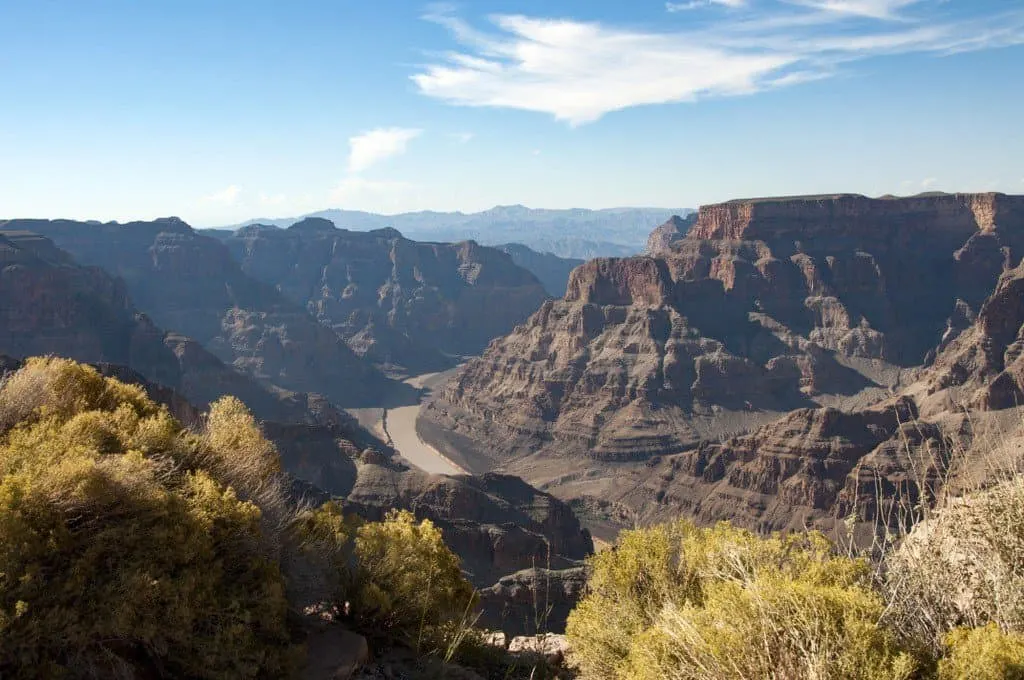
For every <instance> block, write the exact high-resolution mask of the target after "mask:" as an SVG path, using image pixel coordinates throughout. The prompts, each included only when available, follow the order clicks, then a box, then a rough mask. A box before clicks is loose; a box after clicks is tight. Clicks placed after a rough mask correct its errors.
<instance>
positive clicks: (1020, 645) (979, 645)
mask: <svg viewBox="0 0 1024 680" xmlns="http://www.w3.org/2000/svg"><path fill="white" fill-rule="evenodd" d="M945 644H946V655H945V657H944V658H943V659H942V660H941V661H940V662H939V680H1022V679H1024V635H1021V634H1019V633H1004V632H1003V631H1002V630H1000V629H999V626H997V625H996V624H994V623H990V624H988V625H987V626H983V627H981V628H973V629H971V628H960V629H957V630H954V631H952V632H951V633H949V634H947V635H946V639H945Z"/></svg>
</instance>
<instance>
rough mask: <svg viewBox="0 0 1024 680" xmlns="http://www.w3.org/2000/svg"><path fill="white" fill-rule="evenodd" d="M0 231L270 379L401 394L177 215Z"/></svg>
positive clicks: (352, 392)
mask: <svg viewBox="0 0 1024 680" xmlns="http://www.w3.org/2000/svg"><path fill="white" fill-rule="evenodd" d="M0 229H6V230H23V231H30V232H35V233H37V234H41V235H43V236H46V237H48V238H50V239H52V240H53V241H54V242H55V243H56V244H57V246H58V247H60V248H62V249H64V250H66V251H68V252H69V253H71V255H72V256H74V258H75V259H76V260H77V261H78V262H80V263H82V264H85V265H89V266H96V267H101V268H103V269H104V270H106V271H107V272H109V273H110V274H112V275H114V276H117V277H120V278H121V279H123V281H124V283H125V284H126V286H127V291H128V293H129V294H130V295H131V297H132V299H133V300H134V301H135V304H136V305H137V306H138V307H139V309H141V310H142V311H143V312H145V313H146V314H147V315H148V316H149V317H150V318H152V319H153V321H154V322H155V323H157V324H158V325H160V326H161V327H163V328H169V329H174V330H175V331H177V332H179V333H183V334H184V335H187V336H188V337H190V338H192V339H194V340H196V341H197V342H199V343H200V344H202V345H203V346H204V347H205V348H206V349H208V350H209V351H210V352H212V353H213V354H214V355H216V356H217V357H218V358H220V359H221V360H222V361H224V362H225V363H227V364H230V365H233V366H235V367H237V368H238V369H240V370H242V371H244V372H246V373H248V374H249V375H251V376H253V377H255V378H257V379H258V380H261V381H263V382H265V383H267V384H273V385H276V386H279V387H281V388H285V389H288V390H295V391H301V392H316V393H320V394H323V395H325V396H327V397H328V398H329V399H330V400H331V401H333V402H334V403H336V404H338V405H339V406H358V405H362V404H365V403H377V402H380V401H381V400H383V399H386V398H388V396H389V395H394V394H397V393H399V392H401V391H402V390H401V386H400V385H398V384H397V383H394V382H393V381H390V380H388V379H387V378H385V377H384V375H383V374H381V373H380V372H379V371H377V370H376V369H375V368H374V367H372V366H371V365H369V364H368V363H367V362H365V361H363V360H362V359H360V358H359V357H358V356H356V354H355V353H354V352H352V350H351V349H350V348H349V347H348V346H347V345H346V344H345V342H344V341H343V340H342V339H341V338H340V337H338V335H337V334H336V333H335V332H334V331H332V330H331V329H329V328H326V327H324V326H322V325H321V324H319V323H317V321H316V319H314V318H313V317H312V316H310V315H309V313H308V312H307V311H306V310H305V308H303V307H302V306H301V305H298V304H296V303H294V302H292V301H291V300H289V299H287V298H286V297H285V296H284V295H282V294H281V293H280V292H279V291H278V290H276V289H275V288H274V287H273V286H270V285H268V284H265V283H262V282H260V281H257V280H256V279H254V278H252V277H250V276H248V275H247V274H245V272H243V271H242V269H241V268H240V267H239V265H238V264H237V263H236V262H235V261H234V260H233V259H232V257H231V254H230V253H229V252H228V250H227V248H226V247H225V246H224V244H222V243H220V242H219V241H217V240H216V239H214V238H211V237H209V236H204V235H202V234H200V233H197V232H196V231H194V230H193V229H192V228H191V227H189V226H188V225H187V224H185V223H184V222H182V221H181V220H179V219H176V218H167V219H160V220H155V221H153V222H133V223H128V224H118V223H116V222H112V223H106V224H100V223H96V222H74V221H70V220H11V221H8V222H6V223H0ZM357 385H358V389H356V387H355V386H357Z"/></svg>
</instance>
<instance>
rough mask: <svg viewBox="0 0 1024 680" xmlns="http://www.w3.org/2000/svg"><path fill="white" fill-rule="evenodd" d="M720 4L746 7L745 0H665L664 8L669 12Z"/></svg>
mask: <svg viewBox="0 0 1024 680" xmlns="http://www.w3.org/2000/svg"><path fill="white" fill-rule="evenodd" d="M711 5H721V6H723V7H732V8H734V9H735V8H737V7H746V5H747V0H689V1H688V2H666V3H665V9H666V10H668V11H669V12H686V11H689V10H691V9H700V8H701V7H710V6H711Z"/></svg>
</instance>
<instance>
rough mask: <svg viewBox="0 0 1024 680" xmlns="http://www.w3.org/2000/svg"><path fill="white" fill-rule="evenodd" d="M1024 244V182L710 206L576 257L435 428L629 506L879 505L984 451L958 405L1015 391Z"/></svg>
mask: <svg viewBox="0 0 1024 680" xmlns="http://www.w3.org/2000/svg"><path fill="white" fill-rule="evenodd" d="M1022 256H1024V197H1014V196H1005V195H1000V194H976V195H973V194H956V195H946V194H941V195H924V196H918V197H911V198H902V199H895V198H885V199H868V198H865V197H862V196H855V195H835V196H822V197H797V198H785V199H757V200H747V201H733V202H729V203H725V204H719V205H711V206H705V207H703V208H701V210H700V212H699V215H698V218H697V221H696V223H695V224H694V225H693V227H692V228H691V229H690V230H689V232H688V234H687V235H686V236H685V238H682V239H680V240H677V241H676V242H674V243H671V244H670V246H669V249H668V250H661V251H659V252H658V253H657V254H656V255H655V256H647V257H635V258H629V259H606V260H595V261H591V262H588V263H587V264H585V265H583V266H581V267H579V268H578V269H577V270H575V272H574V273H573V276H572V279H571V281H570V283H569V287H568V291H567V294H566V296H565V298H564V300H561V301H549V302H546V303H545V304H544V305H543V306H542V307H541V309H540V310H539V311H538V312H537V313H536V314H535V315H534V316H532V317H531V318H530V320H529V321H528V322H527V323H525V324H523V325H521V326H520V327H518V328H517V329H516V330H515V331H513V333H512V334H510V335H509V336H507V337H506V338H504V339H502V340H500V341H496V342H494V343H492V345H491V346H490V347H489V349H488V351H487V352H486V353H485V354H484V355H483V356H482V357H481V358H480V359H477V360H474V361H472V362H470V363H469V364H467V366H465V367H464V368H463V369H462V370H461V371H460V372H459V373H458V374H457V375H456V376H455V377H454V378H453V379H452V380H451V381H450V382H449V383H448V384H447V385H446V387H445V389H444V390H443V391H442V392H441V394H440V396H439V397H438V398H437V399H435V400H434V401H433V402H432V403H431V404H430V405H429V406H428V408H427V409H426V410H425V413H424V416H423V419H422V426H421V428H422V430H423V431H424V432H425V433H427V434H429V435H430V436H431V437H432V438H434V439H435V440H437V443H439V444H440V445H441V446H448V447H449V448H459V449H461V450H462V452H463V457H464V458H470V459H472V460H474V461H476V466H477V467H478V468H479V469H488V468H497V469H502V470H507V471H511V472H514V473H516V474H521V475H522V476H524V477H525V478H526V479H528V480H530V481H532V482H534V483H538V484H541V485H542V488H547V489H549V490H551V491H553V492H554V493H556V494H558V495H560V496H562V497H564V498H572V499H576V501H577V503H578V504H579V506H580V507H588V508H591V509H593V508H603V509H604V510H607V511H608V512H610V513H613V514H614V513H619V514H620V515H623V514H624V515H625V516H629V517H628V519H629V520H630V521H632V520H634V519H636V517H638V516H640V517H657V516H659V515H668V514H672V513H678V512H679V511H680V510H682V511H685V512H687V513H689V514H692V515H694V516H696V517H698V518H700V519H702V520H704V521H713V520H716V519H728V518H733V519H736V520H738V521H739V522H740V523H743V524H746V525H749V526H755V527H758V528H779V527H783V526H789V525H791V524H792V523H797V524H799V523H801V522H804V521H812V520H813V521H819V520H827V519H829V518H831V519H836V518H839V517H845V516H847V515H849V514H851V513H853V514H860V515H862V516H863V517H865V518H866V517H867V516H868V515H871V514H872V513H877V512H880V511H881V509H880V508H876V507H874V506H873V505H872V503H873V500H872V499H873V498H876V497H877V496H878V491H879V488H878V485H879V484H882V485H883V486H884V485H890V486H891V487H893V488H890V489H889V491H893V490H894V489H895V487H896V486H899V485H900V484H906V482H907V481H908V475H909V472H908V471H909V470H910V469H911V468H914V467H915V465H916V464H917V461H915V460H911V459H912V458H914V456H916V455H918V452H922V453H921V455H925V453H928V454H929V455H933V454H934V455H937V454H936V452H937V451H940V450H941V451H950V450H952V449H957V450H965V449H966V448H970V446H971V445H972V442H973V441H974V440H975V439H976V435H977V433H976V432H972V431H970V430H971V427H970V425H969V424H965V423H964V422H963V417H962V414H961V417H960V418H959V419H958V417H957V415H956V408H958V407H959V405H963V406H966V407H969V408H976V409H977V408H986V409H1001V408H1005V407H1007V406H1012V405H1014V404H1016V403H1017V400H1018V398H1019V394H1020V386H1021V375H1020V367H1019V363H1020V362H1019V359H1020V346H1021V345H1020V343H1019V342H1018V340H1017V338H1018V335H1019V333H1020V325H1021V321H1022V320H1024V319H1021V318H1019V317H1020V315H1019V313H1018V312H1019V308H1020V305H1021V302H1020V292H1021V289H1020V282H1019V281H1020V270H1019V269H1014V267H1015V266H1016V265H1017V264H1018V263H1019V262H1020V261H1021V258H1022ZM922 419H924V420H922ZM911 422H913V423H914V424H915V425H914V427H910V426H909V425H908V423H911ZM467 452H468V453H467ZM917 481H921V480H917ZM926 481H927V480H926ZM890 495H891V494H890Z"/></svg>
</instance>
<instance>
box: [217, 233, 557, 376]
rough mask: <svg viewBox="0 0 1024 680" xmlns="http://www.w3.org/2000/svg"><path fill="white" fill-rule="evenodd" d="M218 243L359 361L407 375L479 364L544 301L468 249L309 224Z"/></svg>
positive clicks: (506, 265)
mask: <svg viewBox="0 0 1024 680" xmlns="http://www.w3.org/2000/svg"><path fill="white" fill-rule="evenodd" d="M220 237H221V239H222V240H223V242H224V243H225V245H226V246H227V248H228V250H229V251H230V253H231V255H232V257H233V258H234V259H235V260H236V261H237V262H238V264H239V266H240V267H241V269H242V271H243V272H244V273H245V274H246V275H248V276H251V277H252V278H253V279H255V280H257V281H259V282H261V283H263V284H266V285H268V286H271V287H273V288H274V289H275V290H277V291H280V293H281V295H283V296H284V297H286V298H287V299H288V300H290V301H291V302H293V303H295V304H297V305H300V306H302V307H303V308H304V309H306V310H308V311H309V313H310V314H311V315H312V316H313V317H314V318H315V319H316V320H317V321H319V322H320V324H321V325H322V326H326V327H328V328H330V329H332V330H334V331H335V332H336V333H337V335H339V336H340V337H341V338H343V339H344V340H345V341H346V342H347V343H348V345H349V347H351V348H352V350H353V351H355V352H356V353H357V354H358V355H360V356H361V357H364V358H366V359H367V360H369V361H370V362H372V363H374V364H376V365H379V366H381V367H384V368H385V369H391V370H396V369H397V370H398V371H400V372H405V373H423V372H427V371H431V370H440V369H443V368H448V367H450V366H452V365H453V361H452V359H451V357H452V356H453V355H462V354H478V353H479V352H481V351H482V350H483V348H484V347H486V346H487V343H488V342H490V340H491V339H492V338H494V337H498V336H501V335H504V334H505V333H507V332H509V331H510V330H512V328H513V327H514V326H515V325H516V324H517V323H520V322H521V321H525V320H526V318H527V317H528V316H529V315H530V314H531V313H533V311H534V310H536V308H537V307H538V306H539V305H540V303H541V302H543V301H544V299H545V298H546V297H547V293H546V292H545V290H544V287H543V285H542V284H541V282H540V281H538V280H537V278H536V277H534V276H533V275H532V274H531V273H530V272H529V271H528V270H526V269H524V268H522V267H519V266H517V265H516V264H515V263H514V262H513V261H512V259H511V257H510V256H509V255H508V254H506V253H505V252H502V251H500V250H497V249H493V248H486V247H482V246H480V245H478V244H476V243H475V242H473V241H463V242H460V243H454V244H451V243H424V242H419V241H412V240H409V239H407V238H403V236H402V235H401V233H399V232H398V231H397V230H395V229H390V228H386V229H376V230H373V231H367V232H357V231H348V230H346V229H339V228H336V227H335V226H334V224H333V223H331V222H330V221H328V220H325V219H322V218H313V217H310V218H306V219H304V220H302V221H300V222H296V223H295V224H292V225H291V226H289V227H288V228H286V229H280V228H278V227H274V226H267V225H252V226H248V227H244V228H242V229H239V230H238V231H236V232H234V233H231V234H223V233H221V234H220Z"/></svg>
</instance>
